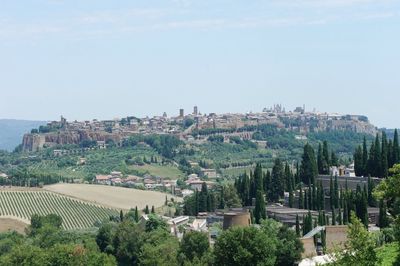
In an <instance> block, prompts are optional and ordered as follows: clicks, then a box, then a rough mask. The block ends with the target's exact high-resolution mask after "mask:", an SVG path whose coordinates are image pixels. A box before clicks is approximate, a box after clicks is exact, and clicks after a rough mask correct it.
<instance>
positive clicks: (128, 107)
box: [0, 0, 400, 127]
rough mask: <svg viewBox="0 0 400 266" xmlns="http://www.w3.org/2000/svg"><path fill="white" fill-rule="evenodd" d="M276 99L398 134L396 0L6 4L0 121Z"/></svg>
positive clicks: (0, 9)
mask: <svg viewBox="0 0 400 266" xmlns="http://www.w3.org/2000/svg"><path fill="white" fill-rule="evenodd" d="M274 103H282V104H284V105H285V106H286V107H287V109H293V108H294V107H295V106H301V105H303V104H305V105H306V108H307V109H313V108H316V109H317V110H319V111H334V112H340V113H353V114H365V115H367V116H369V117H370V120H371V121H372V122H373V123H374V124H376V125H378V126H385V127H400V118H399V115H398V114H399V113H400V1H394V0H393V1H391V0H270V1H257V0H251V1H249V0H243V1H241V0H236V1H235V0H230V1H228V0H199V1H192V0H163V1H153V0H143V1H141V0H134V1H127V0H126V1H122V0H118V1H112V0H108V1H104V0H65V1H63V0H36V1H34V0H25V1H15V0H0V118H20V119H21V118H24V119H42V120H52V119H58V118H59V116H60V115H61V114H63V115H64V116H65V117H67V118H68V119H69V120H73V119H91V118H98V119H109V118H114V117H123V116H127V115H136V116H145V115H151V116H152V115H161V114H162V112H163V111H166V112H167V114H168V115H177V114H178V109H179V108H185V110H186V111H191V110H192V106H193V105H198V106H199V109H200V111H202V112H206V113H209V112H246V111H261V110H262V108H263V107H269V106H271V105H273V104H274Z"/></svg>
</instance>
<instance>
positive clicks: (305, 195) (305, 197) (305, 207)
mask: <svg viewBox="0 0 400 266" xmlns="http://www.w3.org/2000/svg"><path fill="white" fill-rule="evenodd" d="M303 202H304V209H306V210H308V209H309V206H308V196H307V190H304V200H303Z"/></svg>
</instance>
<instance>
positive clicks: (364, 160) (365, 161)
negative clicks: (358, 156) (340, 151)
mask: <svg viewBox="0 0 400 266" xmlns="http://www.w3.org/2000/svg"><path fill="white" fill-rule="evenodd" d="M367 175H368V149H367V138H366V137H365V136H364V140H363V147H362V176H367Z"/></svg>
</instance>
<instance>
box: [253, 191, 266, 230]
mask: <svg viewBox="0 0 400 266" xmlns="http://www.w3.org/2000/svg"><path fill="white" fill-rule="evenodd" d="M254 218H255V220H256V221H255V222H256V223H257V224H259V223H260V222H261V219H265V218H266V211H265V199H264V194H263V193H262V191H261V190H258V191H257V196H256V206H255V208H254Z"/></svg>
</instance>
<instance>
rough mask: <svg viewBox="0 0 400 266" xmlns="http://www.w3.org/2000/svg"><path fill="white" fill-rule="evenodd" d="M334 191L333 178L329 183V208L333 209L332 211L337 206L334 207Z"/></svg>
mask: <svg viewBox="0 0 400 266" xmlns="http://www.w3.org/2000/svg"><path fill="white" fill-rule="evenodd" d="M334 197H335V196H334V190H333V179H332V177H331V179H330V182H329V205H330V206H329V207H330V208H331V209H333V208H334V207H335V206H334Z"/></svg>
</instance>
